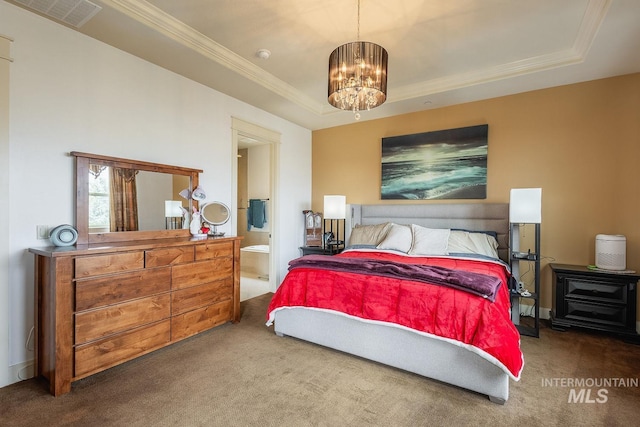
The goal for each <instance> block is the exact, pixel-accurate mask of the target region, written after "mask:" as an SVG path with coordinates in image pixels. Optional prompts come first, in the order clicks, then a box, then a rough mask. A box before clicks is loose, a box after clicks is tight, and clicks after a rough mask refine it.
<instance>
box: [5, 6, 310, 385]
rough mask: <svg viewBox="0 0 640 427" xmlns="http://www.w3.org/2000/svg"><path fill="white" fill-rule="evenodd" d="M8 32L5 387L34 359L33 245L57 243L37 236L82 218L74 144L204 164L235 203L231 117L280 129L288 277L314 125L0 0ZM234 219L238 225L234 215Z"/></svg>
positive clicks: (208, 183) (216, 188)
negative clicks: (41, 229) (40, 228)
mask: <svg viewBox="0 0 640 427" xmlns="http://www.w3.org/2000/svg"><path fill="white" fill-rule="evenodd" d="M0 33H2V34H4V35H6V36H9V37H10V38H12V39H14V42H13V44H12V47H11V49H12V52H11V53H12V57H13V58H14V62H13V63H11V65H10V85H9V88H10V94H9V96H10V104H9V113H10V122H9V123H10V134H9V150H8V153H9V182H10V185H9V197H8V200H9V204H10V211H9V218H8V225H9V227H8V230H9V251H8V256H9V260H8V263H7V260H6V259H3V260H0V275H2V277H1V278H0V284H1V283H3V282H4V281H5V280H6V281H7V282H8V283H9V284H10V286H9V292H8V294H9V304H8V307H9V310H8V312H2V313H0V326H1V327H2V328H5V327H7V325H8V329H9V333H8V342H0V348H5V349H8V351H7V353H6V355H5V356H4V357H3V353H0V381H1V382H0V386H4V385H7V384H9V383H12V382H15V381H17V380H18V378H17V376H16V372H15V371H16V367H19V366H22V365H23V364H26V363H29V362H30V361H31V360H32V359H33V352H32V351H31V350H28V349H26V348H25V342H26V340H27V337H28V335H29V331H30V329H31V327H32V326H33V318H34V315H33V306H34V302H33V256H32V255H31V254H30V253H28V251H27V249H28V248H29V247H33V246H47V245H48V241H45V240H37V239H36V231H35V230H36V225H39V224H42V225H50V226H53V225H58V224H63V223H69V224H73V223H74V191H73V187H74V174H73V160H72V158H71V157H69V156H68V154H67V153H68V152H70V151H81V152H88V153H97V154H104V155H110V156H116V157H126V158H132V159H137V160H145V161H151V162H157V163H166V164H173V165H178V166H185V167H192V168H198V169H203V170H204V173H202V174H201V179H200V183H201V185H202V186H203V188H204V189H205V190H206V192H207V199H208V200H219V201H222V202H224V203H227V204H228V205H229V206H230V207H232V208H233V209H235V200H234V199H233V197H232V194H231V192H232V177H231V171H232V166H231V162H232V161H235V155H236V154H235V153H232V141H231V136H232V133H231V117H232V116H233V117H238V118H241V119H243V120H245V121H247V122H251V123H255V124H257V125H260V126H263V127H265V128H268V129H272V130H275V131H277V132H280V133H281V134H282V138H281V146H280V159H279V164H280V170H279V177H280V179H279V182H280V188H279V189H278V191H279V193H280V194H281V197H280V199H279V206H278V211H279V213H280V216H279V218H277V219H276V221H277V224H278V225H279V226H278V229H279V235H278V236H277V238H278V239H279V245H278V247H279V248H280V253H279V258H278V259H279V260H280V266H279V277H278V283H279V282H280V280H281V278H282V277H283V276H284V273H285V272H286V267H287V263H288V261H289V260H290V259H291V258H294V257H296V256H298V249H297V248H298V246H300V245H301V243H302V242H301V233H300V232H299V230H300V229H301V228H302V226H303V224H302V215H301V214H300V212H302V210H303V209H306V208H308V207H309V206H310V205H311V173H310V171H311V131H310V130H308V129H304V128H301V127H299V126H297V125H294V124H292V123H290V122H287V121H285V120H283V119H280V118H278V117H275V116H273V115H271V114H268V113H266V112H264V111H262V110H259V109H256V108H254V107H251V106H249V105H247V104H245V103H242V102H240V101H238V100H236V99H233V98H230V97H228V96H225V95H223V94H221V93H219V92H216V91H214V90H212V89H209V88H207V87H204V86H202V85H200V84H198V83H195V82H193V81H190V80H188V79H185V78H183V77H180V76H178V75H176V74H173V73H171V72H169V71H166V70H164V69H162V68H159V67H157V66H155V65H152V64H150V63H148V62H145V61H142V60H140V59H138V58H136V57H133V56H131V55H129V54H127V53H124V52H122V51H120V50H117V49H114V48H112V47H110V46H107V45H105V44H103V43H100V42H98V41H95V40H93V39H91V38H88V37H85V36H83V35H81V34H79V33H77V32H75V31H73V30H71V29H68V28H66V27H64V26H61V25H58V24H55V23H53V22H51V21H48V20H46V19H44V18H41V17H39V16H37V15H35V14H32V13H30V12H27V11H25V10H22V9H20V8H17V7H15V6H13V5H10V4H8V3H6V2H0ZM3 163H4V162H3ZM3 188H5V186H4V185H3V186H2V188H0V189H3ZM3 221H4V220H3ZM5 223H6V222H5ZM285 225H286V226H285ZM224 227H227V228H228V229H226V230H225V229H224ZM224 227H223V230H222V231H226V232H227V234H235V232H234V231H232V230H233V229H232V228H231V227H232V224H226V225H225V226H224ZM4 253H5V252H4V251H0V256H2V255H3V254H4ZM5 264H8V271H6V268H5V267H4V266H5ZM2 337H3V334H1V333H0V339H1V338H2ZM30 347H31V348H32V343H30ZM7 371H8V372H9V374H7V375H9V378H8V380H5V378H6V376H5V372H7Z"/></svg>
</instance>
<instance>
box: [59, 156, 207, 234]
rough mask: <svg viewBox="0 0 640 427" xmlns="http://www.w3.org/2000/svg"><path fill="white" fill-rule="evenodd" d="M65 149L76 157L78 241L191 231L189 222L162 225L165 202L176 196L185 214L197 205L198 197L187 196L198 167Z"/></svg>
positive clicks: (175, 199)
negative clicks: (196, 198) (182, 225)
mask: <svg viewBox="0 0 640 427" xmlns="http://www.w3.org/2000/svg"><path fill="white" fill-rule="evenodd" d="M70 154H71V155H72V156H74V157H75V158H76V228H77V230H78V241H77V244H79V245H82V244H92V243H113V242H125V241H131V240H148V239H159V238H168V237H188V236H190V233H189V229H188V224H186V227H181V226H180V227H175V226H172V227H169V226H168V225H167V224H168V222H167V220H168V218H167V215H169V213H167V211H166V203H165V202H166V201H169V200H174V201H177V200H180V201H181V204H180V205H181V206H182V207H183V208H184V210H185V211H187V212H189V213H191V212H192V210H193V208H194V207H195V208H197V207H198V205H197V203H198V202H197V201H195V200H192V199H191V197H190V195H191V191H192V189H194V188H196V187H197V186H198V182H199V175H198V174H199V173H200V172H202V170H200V169H191V168H185V167H180V166H171V165H163V164H159V163H151V162H144V161H138V160H131V159H122V158H117V157H110V156H103V155H97V154H87V153H80V152H76V151H73V152H71V153H70ZM185 195H186V197H185ZM171 215H172V216H174V215H176V214H171ZM179 220H180V223H181V221H182V220H183V219H182V218H179ZM185 220H186V219H185Z"/></svg>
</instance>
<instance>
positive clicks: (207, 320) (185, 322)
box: [171, 300, 233, 341]
mask: <svg viewBox="0 0 640 427" xmlns="http://www.w3.org/2000/svg"><path fill="white" fill-rule="evenodd" d="M232 307H233V304H232V303H231V300H228V301H223V302H219V303H217V304H214V305H210V306H207V307H203V308H199V309H196V310H191V311H188V312H186V313H184V314H180V315H178V316H174V317H172V318H171V340H173V341H176V340H181V339H183V338H187V337H190V336H191V335H195V334H197V333H198V332H202V331H205V330H207V329H210V328H213V327H214V326H218V325H221V324H223V323H225V322H228V321H230V320H231V318H232Z"/></svg>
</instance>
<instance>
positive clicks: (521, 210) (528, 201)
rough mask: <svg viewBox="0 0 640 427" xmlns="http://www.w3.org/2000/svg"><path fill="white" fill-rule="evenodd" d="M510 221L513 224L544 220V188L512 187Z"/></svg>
mask: <svg viewBox="0 0 640 427" xmlns="http://www.w3.org/2000/svg"><path fill="white" fill-rule="evenodd" d="M509 222H510V223H512V224H540V223H541V222H542V188H512V189H511V197H510V200H509Z"/></svg>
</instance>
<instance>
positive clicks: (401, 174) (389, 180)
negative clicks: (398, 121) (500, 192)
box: [381, 125, 489, 200]
mask: <svg viewBox="0 0 640 427" xmlns="http://www.w3.org/2000/svg"><path fill="white" fill-rule="evenodd" d="M488 132H489V125H479V126H470V127H465V128H458V129H449V130H440V131H435V132H425V133H418V134H414V135H404V136H394V137H389V138H382V188H381V198H382V199H383V200H386V199H396V200H397V199H413V200H428V199H486V198H487V151H488V150H487V149H488V144H487V135H488Z"/></svg>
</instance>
